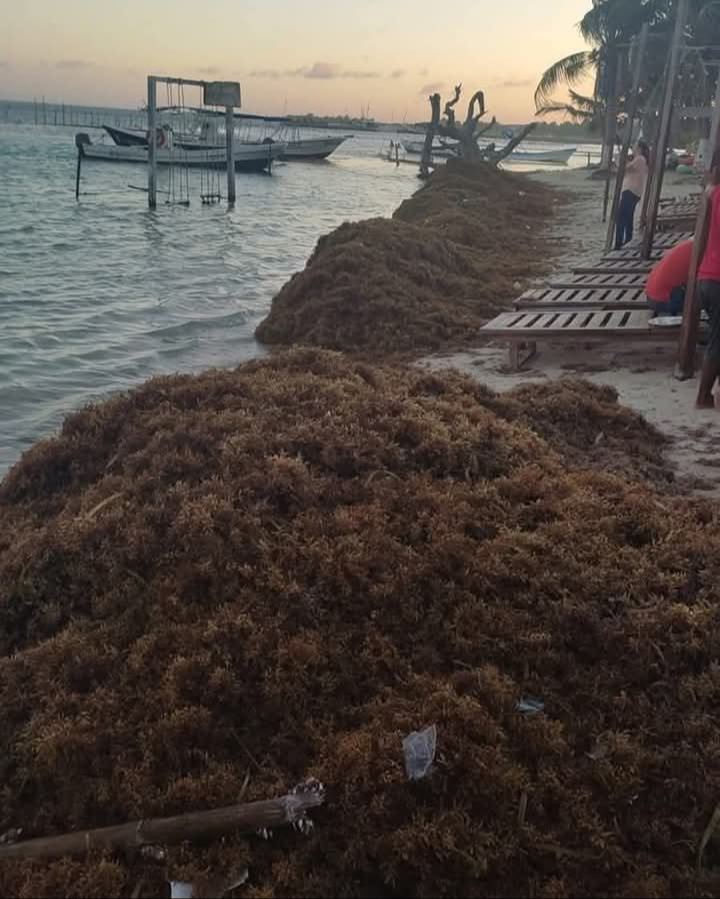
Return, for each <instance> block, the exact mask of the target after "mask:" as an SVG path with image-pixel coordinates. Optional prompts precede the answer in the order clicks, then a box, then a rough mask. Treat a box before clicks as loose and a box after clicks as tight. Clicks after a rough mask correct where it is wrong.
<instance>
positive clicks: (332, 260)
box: [256, 162, 559, 354]
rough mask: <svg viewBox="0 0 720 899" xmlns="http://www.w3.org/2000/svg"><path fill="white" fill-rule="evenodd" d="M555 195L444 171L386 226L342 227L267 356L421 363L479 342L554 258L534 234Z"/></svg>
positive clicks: (328, 240)
mask: <svg viewBox="0 0 720 899" xmlns="http://www.w3.org/2000/svg"><path fill="white" fill-rule="evenodd" d="M558 196H559V195H558V194H556V193H555V192H553V191H551V190H550V189H549V188H546V187H542V186H540V185H537V184H535V183H533V182H532V181H530V180H529V179H526V178H523V177H521V176H517V175H510V174H507V173H505V172H500V171H498V170H497V169H495V168H493V167H491V166H487V165H485V164H483V163H472V164H471V163H461V162H454V163H453V162H451V163H449V164H448V165H447V166H446V167H445V168H443V169H442V170H440V171H438V172H437V173H436V174H435V175H433V177H432V178H431V179H430V181H429V183H428V184H427V185H426V186H424V187H423V188H421V189H420V190H419V191H418V192H417V193H416V194H415V195H414V196H413V197H412V198H411V199H409V200H406V201H405V202H404V203H403V204H402V205H401V206H400V207H399V208H398V210H397V211H396V213H395V216H394V217H393V219H371V220H369V221H362V222H356V223H352V224H344V225H342V226H341V227H340V228H338V229H337V230H336V231H333V232H332V233H330V234H328V235H326V236H325V237H322V238H321V239H320V241H319V242H318V245H317V247H316V249H315V251H314V253H313V254H312V256H311V257H310V259H309V261H308V263H307V266H306V268H305V270H304V271H302V272H299V273H297V274H296V275H294V276H293V277H292V278H291V280H290V281H289V282H288V283H287V284H286V285H285V286H284V287H283V288H282V290H281V291H280V293H279V294H278V295H277V296H276V297H275V299H274V300H273V303H272V307H271V310H270V313H269V315H268V316H267V318H265V319H264V320H263V321H262V322H261V323H260V325H259V326H258V328H257V331H256V334H257V337H258V339H259V340H261V341H262V342H264V343H267V344H281V345H291V344H304V345H308V346H310V345H312V346H321V347H327V348H330V349H338V350H352V351H360V352H364V353H372V354H388V353H407V352H427V351H431V350H438V349H441V348H443V347H457V346H462V345H466V344H468V343H471V342H473V341H476V340H477V337H478V329H479V328H480V327H481V326H482V325H483V324H484V323H485V322H486V321H487V320H488V319H489V318H492V316H493V315H495V314H496V313H498V312H499V311H501V310H503V309H506V308H507V307H508V305H509V303H510V301H511V300H512V298H513V297H514V296H515V295H516V294H517V292H518V285H517V282H518V280H520V281H525V280H526V279H528V278H530V277H533V276H538V275H540V274H542V272H543V271H544V270H545V268H546V267H547V264H548V261H549V258H550V256H551V255H552V253H551V250H550V248H549V246H548V244H547V242H546V241H545V240H544V239H543V238H542V236H541V233H540V230H541V228H542V225H543V223H544V222H546V221H547V220H548V218H549V217H550V216H551V215H552V211H553V203H554V202H557V201H558Z"/></svg>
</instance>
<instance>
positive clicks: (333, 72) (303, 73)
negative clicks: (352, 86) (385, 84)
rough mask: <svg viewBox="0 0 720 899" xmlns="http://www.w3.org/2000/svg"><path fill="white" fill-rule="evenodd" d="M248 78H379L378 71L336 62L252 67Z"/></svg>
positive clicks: (321, 79) (322, 79) (324, 79)
mask: <svg viewBox="0 0 720 899" xmlns="http://www.w3.org/2000/svg"><path fill="white" fill-rule="evenodd" d="M248 77H250V78H314V79H317V80H319V81H331V80H332V79H334V78H353V79H364V78H380V72H373V71H370V70H368V69H344V68H343V67H342V66H341V65H340V64H339V63H336V62H314V63H313V64H312V65H311V66H301V67H300V68H299V69H284V70H283V69H253V70H252V72H250V73H249V76H248Z"/></svg>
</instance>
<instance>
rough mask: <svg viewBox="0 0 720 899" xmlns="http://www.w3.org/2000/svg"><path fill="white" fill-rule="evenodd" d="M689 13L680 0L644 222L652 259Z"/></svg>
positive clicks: (684, 1) (645, 240) (644, 250)
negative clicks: (684, 34)
mask: <svg viewBox="0 0 720 899" xmlns="http://www.w3.org/2000/svg"><path fill="white" fill-rule="evenodd" d="M687 16H688V0H678V8H677V16H676V18H675V30H674V32H673V39H672V45H671V47H670V59H669V62H668V70H667V80H666V82H665V95H664V97H663V103H662V109H661V113H660V127H659V128H658V139H657V146H656V147H655V159H654V162H655V166H654V169H655V171H654V173H653V175H654V177H653V179H652V182H651V183H650V187H649V190H650V196H649V198H648V215H647V223H646V225H645V233H644V234H643V241H642V258H643V259H649V258H650V254H651V253H652V248H653V242H654V240H655V228H656V226H657V216H658V208H659V206H660V195H661V194H662V186H663V178H664V175H665V162H666V159H665V157H666V155H667V147H668V141H669V139H670V124H671V121H672V110H673V102H674V100H675V87H676V83H677V77H678V72H679V69H680V57H681V53H682V48H683V32H684V30H685V23H686V22H687Z"/></svg>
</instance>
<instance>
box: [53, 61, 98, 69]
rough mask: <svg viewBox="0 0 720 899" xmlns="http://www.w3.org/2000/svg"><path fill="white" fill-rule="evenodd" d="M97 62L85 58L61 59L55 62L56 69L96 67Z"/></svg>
mask: <svg viewBox="0 0 720 899" xmlns="http://www.w3.org/2000/svg"><path fill="white" fill-rule="evenodd" d="M96 65H97V63H94V62H88V61H87V60H85V59H59V60H58V61H57V62H56V63H55V68H56V69H94V68H95V67H96Z"/></svg>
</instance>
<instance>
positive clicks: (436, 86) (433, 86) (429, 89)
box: [418, 81, 445, 94]
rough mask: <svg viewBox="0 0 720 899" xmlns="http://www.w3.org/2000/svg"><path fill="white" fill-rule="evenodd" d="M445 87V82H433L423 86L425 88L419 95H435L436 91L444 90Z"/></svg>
mask: <svg viewBox="0 0 720 899" xmlns="http://www.w3.org/2000/svg"><path fill="white" fill-rule="evenodd" d="M444 87H445V82H444V81H432V82H430V84H423V86H422V87H421V88H420V90H419V91H418V93H419V94H434V93H435V92H436V91H439V90H442V89H443V88H444Z"/></svg>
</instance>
